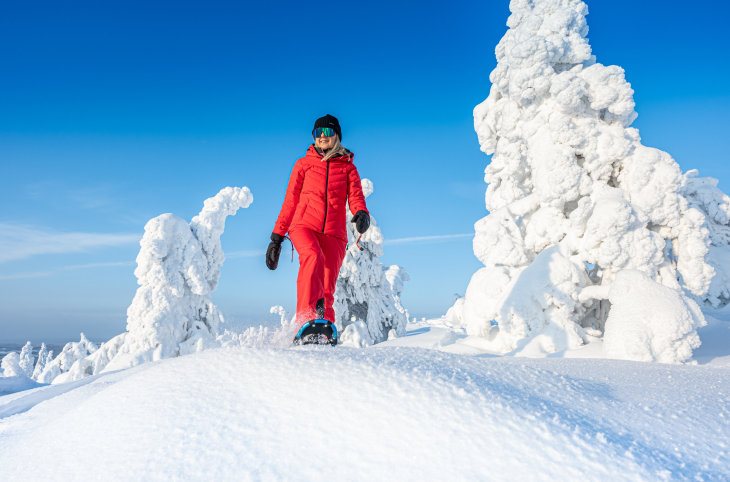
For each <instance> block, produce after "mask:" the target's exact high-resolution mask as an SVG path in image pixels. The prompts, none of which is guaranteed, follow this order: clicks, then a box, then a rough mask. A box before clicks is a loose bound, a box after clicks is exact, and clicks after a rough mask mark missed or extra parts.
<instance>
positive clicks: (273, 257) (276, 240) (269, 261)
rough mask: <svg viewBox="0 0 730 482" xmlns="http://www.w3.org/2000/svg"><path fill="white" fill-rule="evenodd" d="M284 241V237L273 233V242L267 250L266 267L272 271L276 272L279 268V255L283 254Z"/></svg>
mask: <svg viewBox="0 0 730 482" xmlns="http://www.w3.org/2000/svg"><path fill="white" fill-rule="evenodd" d="M283 241H284V236H281V235H279V234H276V233H271V242H270V243H269V247H268V248H267V249H266V266H267V267H268V268H269V269H270V270H275V269H276V267H277V266H279V255H280V254H281V243H282V242H283Z"/></svg>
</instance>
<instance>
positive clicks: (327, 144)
mask: <svg viewBox="0 0 730 482" xmlns="http://www.w3.org/2000/svg"><path fill="white" fill-rule="evenodd" d="M335 139H336V137H335V136H332V137H326V136H325V135H324V134H322V135H321V136H319V137H317V139H316V140H315V143H316V145H317V147H319V148H320V149H322V150H327V149H331V148H332V147H334V145H335Z"/></svg>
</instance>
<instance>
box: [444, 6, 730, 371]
mask: <svg viewBox="0 0 730 482" xmlns="http://www.w3.org/2000/svg"><path fill="white" fill-rule="evenodd" d="M510 10H511V11H512V15H511V16H510V17H509V19H508V21H507V25H508V27H509V30H508V31H507V32H506V33H505V35H504V37H503V38H502V40H501V41H500V42H499V44H498V45H497V48H496V56H497V66H496V68H495V69H494V71H492V73H491V75H490V80H491V82H492V86H491V90H490V93H489V96H488V97H487V99H486V100H485V101H484V102H482V103H481V104H479V105H477V106H476V108H475V109H474V126H475V130H476V132H477V135H478V138H479V143H480V146H481V149H482V151H483V152H484V153H485V154H488V155H492V158H491V162H490V163H489V164H488V165H487V167H486V169H485V177H484V179H485V182H486V183H487V184H488V188H487V192H486V208H487V210H488V211H489V215H487V216H486V217H484V218H483V219H481V220H479V221H478V222H477V223H476V224H475V237H474V253H475V255H476V256H477V258H479V260H480V261H481V262H482V263H483V264H484V267H483V268H482V269H480V270H479V271H477V272H476V273H475V274H474V275H473V276H472V279H471V281H470V283H469V285H468V288H467V291H466V294H465V296H464V297H463V298H462V299H460V300H458V301H457V302H456V304H455V305H454V306H453V307H452V308H451V309H450V310H449V312H448V313H447V315H446V316H445V319H446V320H447V321H449V322H450V323H452V324H454V325H457V326H461V327H464V328H465V329H466V331H467V332H468V334H470V335H475V336H480V337H484V340H483V342H482V343H483V344H485V345H489V347H490V348H491V349H493V350H497V351H502V352H513V351H517V352H523V353H537V352H542V353H545V352H548V353H549V352H555V351H560V350H564V349H566V348H575V347H576V346H579V345H581V344H583V343H585V342H586V341H587V340H588V339H589V336H590V335H596V334H600V333H601V332H603V331H604V330H605V332H606V337H607V338H608V337H609V336H610V338H611V343H610V346H611V348H610V350H609V355H610V356H616V357H619V358H629V359H637V360H659V361H665V362H682V361H686V360H688V359H689V358H691V354H692V349H694V348H696V347H697V346H698V345H699V338H698V337H697V335H696V332H695V329H696V328H697V327H699V326H701V325H702V324H703V323H704V319H703V317H702V315H701V313H700V311H699V309H698V306H697V304H696V303H695V301H694V300H695V299H697V300H700V299H707V300H709V301H710V302H712V303H713V304H715V305H718V304H722V303H727V300H728V291H727V288H726V287H727V282H726V280H727V278H724V279H723V280H721V282H720V284H719V285H718V286H713V288H712V289H710V287H711V281H712V279H713V275H714V273H715V270H714V269H713V267H712V266H711V265H710V264H709V263H708V262H707V261H706V259H705V258H706V256H707V254H708V247H709V244H710V238H709V234H708V228H707V224H706V221H705V216H704V215H703V212H702V211H703V210H704V211H705V212H712V213H714V214H715V222H716V223H717V224H718V225H722V226H723V229H727V228H728V217H727V214H728V211H727V207H728V203H727V199H725V198H722V196H721V193H720V192H719V190H716V191H712V189H711V188H714V185H713V186H710V187H707V186H706V185H705V186H703V187H702V188H701V187H700V186H699V185H698V181H696V180H693V179H692V178H687V177H685V176H683V175H682V172H681V170H680V168H679V166H678V164H677V163H676V162H675V161H674V159H672V157H671V156H670V155H669V154H667V153H666V152H663V151H661V150H658V149H654V148H651V147H646V146H644V145H642V143H641V140H640V137H639V132H638V130H637V129H635V128H632V127H630V126H631V124H632V122H633V121H634V119H636V116H637V114H636V112H635V111H634V100H633V90H632V89H631V86H630V85H629V83H628V82H627V81H626V80H625V78H624V71H623V69H621V67H618V66H605V65H602V64H600V63H597V62H596V59H595V57H594V56H593V55H592V54H591V47H590V45H589V43H588V39H587V34H588V25H587V23H586V18H585V17H586V15H587V13H588V8H587V6H586V5H585V3H583V2H582V1H580V0H513V1H512V2H511V3H510ZM709 191H712V192H711V193H710V192H709ZM688 196H690V197H692V196H693V197H694V199H690V200H691V202H688ZM698 208H699V209H698ZM703 208H704V209H703ZM722 232H723V233H726V232H728V231H722ZM721 244H722V246H721V247H722V250H718V252H717V254H716V255H715V259H722V256H723V255H724V253H727V250H725V249H724V248H725V247H726V246H727V240H724V242H723V243H721ZM710 261H712V258H710ZM624 270H637V271H639V272H641V273H643V274H644V275H645V278H641V283H639V284H637V285H636V286H633V287H632V288H631V289H630V290H629V291H628V292H624V290H623V288H621V289H619V288H618V287H617V288H616V289H612V288H611V285H612V284H613V283H614V281H617V280H618V279H619V277H620V275H621V273H622V272H623V271H624ZM631 279H638V278H637V277H636V276H634V277H633V278H631ZM665 288H666V289H668V290H671V291H672V292H673V293H674V294H675V295H674V296H673V297H672V296H670V295H668V294H667V295H666V297H665V298H667V297H669V298H672V300H673V301H672V303H673V306H675V308H676V310H674V311H671V312H669V311H666V310H663V311H662V313H664V314H665V315H666V317H665V318H663V319H662V321H661V323H663V324H664V325H667V326H665V328H666V329H665V331H664V332H663V333H665V334H666V335H667V336H663V337H661V338H658V337H657V338H655V339H647V340H644V342H642V343H637V340H635V339H632V336H629V335H626V336H619V337H618V338H616V337H615V336H614V335H615V334H616V332H617V331H616V330H617V326H611V325H619V324H620V325H621V326H622V327H623V329H624V330H625V333H629V332H630V333H633V334H634V335H636V336H639V334H641V336H644V337H649V338H651V337H652V336H653V335H652V333H654V331H653V328H652V327H653V326H654V324H653V323H654V322H653V321H651V320H647V319H645V318H642V317H631V320H630V322H629V320H626V319H624V320H619V319H618V317H617V316H616V315H615V314H612V313H611V312H612V310H614V309H619V307H618V306H615V307H614V306H612V303H614V299H615V298H616V299H620V303H619V304H620V305H621V308H620V309H621V311H622V312H623V313H632V312H635V311H634V309H635V308H638V306H634V305H638V304H642V303H645V302H646V303H653V301H651V300H648V298H651V297H652V296H655V295H656V294H657V293H667V292H666V291H664V289H665ZM708 290H709V295H708ZM618 292H621V293H622V295H621V296H618V295H617V294H616V293H618ZM628 323H630V324H631V328H630V329H629V328H628V327H626V325H627V324H628ZM610 334H612V335H610ZM659 339H661V340H662V346H660V347H657V346H655V345H656V343H658V341H659ZM606 341H609V340H608V339H607V340H606ZM617 344H623V346H621V347H619V346H618V345H617Z"/></svg>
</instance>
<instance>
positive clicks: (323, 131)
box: [312, 127, 335, 139]
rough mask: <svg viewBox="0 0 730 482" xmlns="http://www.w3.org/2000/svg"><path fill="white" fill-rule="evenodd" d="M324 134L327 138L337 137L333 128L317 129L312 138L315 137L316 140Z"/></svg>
mask: <svg viewBox="0 0 730 482" xmlns="http://www.w3.org/2000/svg"><path fill="white" fill-rule="evenodd" d="M322 134H324V136H325V137H332V136H334V135H335V130H334V129H333V128H331V127H317V128H316V129H314V130H313V131H312V136H314V138H315V139H318V138H320V137H322Z"/></svg>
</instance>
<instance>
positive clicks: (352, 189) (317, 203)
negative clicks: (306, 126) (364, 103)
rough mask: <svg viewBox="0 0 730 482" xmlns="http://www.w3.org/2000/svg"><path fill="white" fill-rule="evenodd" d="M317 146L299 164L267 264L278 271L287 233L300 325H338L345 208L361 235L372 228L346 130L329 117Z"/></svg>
mask: <svg viewBox="0 0 730 482" xmlns="http://www.w3.org/2000/svg"><path fill="white" fill-rule="evenodd" d="M312 137H313V138H314V143H313V144H312V145H310V146H309V149H308V150H307V154H306V155H305V156H304V157H302V158H301V159H299V160H298V161H297V162H296V164H295V165H294V169H293V170H292V173H291V177H290V178H289V186H288V187H287V189H286V197H285V198H284V204H283V206H282V207H281V212H280V213H279V218H278V219H277V220H276V224H275V225H274V231H273V232H272V233H271V243H270V244H269V248H268V249H267V250H266V266H268V268H269V269H272V270H274V269H276V267H277V265H278V263H279V254H280V253H281V243H282V242H283V241H284V238H285V237H286V234H287V233H289V238H290V239H291V242H292V243H293V244H294V248H295V249H296V250H297V253H299V275H298V277H297V313H296V320H297V322H298V323H299V325H303V324H304V323H306V322H308V321H311V320H313V319H315V318H323V319H325V320H328V321H330V322H332V323H334V322H335V311H334V308H333V307H332V305H333V303H334V294H335V285H336V283H337V275H338V274H339V271H340V266H341V265H342V260H343V259H344V257H345V249H346V246H347V230H346V222H347V218H346V215H347V213H346V209H345V206H346V204H347V203H349V206H350V211H351V212H352V214H354V217H353V218H352V222H353V223H355V227H356V229H357V231H358V232H359V233H361V234H362V233H364V232H365V231H366V230H367V229H368V227H369V226H370V214H369V213H368V209H367V206H366V205H365V196H364V195H363V192H362V185H361V183H360V175H359V174H358V172H357V168H356V167H355V164H354V163H353V159H354V157H355V156H354V154H353V153H352V152H350V151H348V150H347V149H345V148H344V147H343V146H342V144H341V143H340V141H341V139H342V130H341V129H340V123H339V122H338V120H337V119H336V118H335V117H334V116H331V115H329V114H327V115H326V116H324V117H320V118H319V119H317V121H316V122H315V123H314V129H313V130H312Z"/></svg>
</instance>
